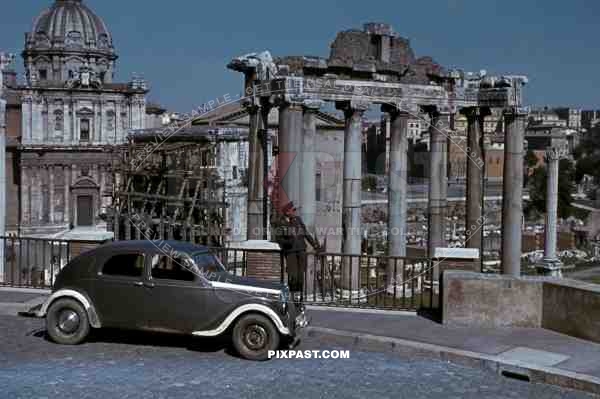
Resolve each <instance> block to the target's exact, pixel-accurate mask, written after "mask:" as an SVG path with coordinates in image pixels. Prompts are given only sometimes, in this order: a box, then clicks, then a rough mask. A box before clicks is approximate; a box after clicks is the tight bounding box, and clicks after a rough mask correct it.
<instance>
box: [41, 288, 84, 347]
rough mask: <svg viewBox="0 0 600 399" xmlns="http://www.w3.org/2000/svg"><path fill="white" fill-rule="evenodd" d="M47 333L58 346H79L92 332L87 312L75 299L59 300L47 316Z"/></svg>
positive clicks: (53, 304)
mask: <svg viewBox="0 0 600 399" xmlns="http://www.w3.org/2000/svg"><path fill="white" fill-rule="evenodd" d="M46 331H47V332H48V335H49V336H50V338H52V340H53V341H54V342H56V343H58V344H63V345H77V344H79V343H81V342H83V340H84V339H85V338H86V337H87V335H88V334H89V332H90V322H89V320H88V315H87V312H86V311H85V309H84V307H83V306H82V305H81V303H79V302H78V301H76V300H75V299H71V298H63V299H58V300H57V301H54V302H53V303H52V305H50V308H49V309H48V313H47V314H46Z"/></svg>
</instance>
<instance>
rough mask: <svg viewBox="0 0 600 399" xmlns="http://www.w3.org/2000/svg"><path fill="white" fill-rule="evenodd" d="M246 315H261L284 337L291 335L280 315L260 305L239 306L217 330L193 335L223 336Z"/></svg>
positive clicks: (195, 332) (197, 332) (203, 331)
mask: <svg viewBox="0 0 600 399" xmlns="http://www.w3.org/2000/svg"><path fill="white" fill-rule="evenodd" d="M245 313H260V314H262V315H264V316H266V317H268V318H269V319H270V320H271V321H272V322H273V324H275V327H276V328H277V330H278V331H279V333H280V334H282V335H290V334H291V333H290V330H289V329H288V328H287V327H286V326H285V325H284V324H283V322H282V321H281V318H280V317H279V315H278V314H277V313H276V312H275V311H274V310H273V309H271V308H270V307H268V306H266V305H261V304H258V303H248V304H245V305H241V306H238V307H237V308H235V309H234V310H233V311H232V312H231V313H229V314H228V315H227V317H225V319H224V320H223V321H222V322H221V324H219V325H218V326H217V327H216V328H213V329H212V330H202V331H194V332H193V333H192V335H196V336H199V337H216V336H217V335H221V334H223V333H224V332H225V331H227V329H228V328H229V327H230V326H231V325H232V324H233V323H234V322H235V321H236V320H237V319H238V318H239V317H240V316H242V315H244V314H245Z"/></svg>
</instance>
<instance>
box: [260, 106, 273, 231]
mask: <svg viewBox="0 0 600 399" xmlns="http://www.w3.org/2000/svg"><path fill="white" fill-rule="evenodd" d="M272 108H273V104H272V103H271V100H270V98H261V101H260V115H261V117H260V119H261V122H262V129H261V130H260V137H259V138H260V143H261V145H262V164H263V168H262V186H263V196H262V200H263V201H262V213H263V226H262V227H263V235H262V239H263V240H268V239H269V223H270V214H269V189H268V187H267V184H265V183H266V182H267V181H268V179H269V156H270V155H271V154H270V152H271V151H272V146H271V137H270V136H269V115H270V113H271V109H272Z"/></svg>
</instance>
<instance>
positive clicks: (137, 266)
mask: <svg viewBox="0 0 600 399" xmlns="http://www.w3.org/2000/svg"><path fill="white" fill-rule="evenodd" d="M102 274H104V275H107V276H125V277H141V276H142V275H143V274H144V255H141V254H121V255H115V256H113V257H111V258H110V259H109V260H108V261H106V263H104V266H103V267H102Z"/></svg>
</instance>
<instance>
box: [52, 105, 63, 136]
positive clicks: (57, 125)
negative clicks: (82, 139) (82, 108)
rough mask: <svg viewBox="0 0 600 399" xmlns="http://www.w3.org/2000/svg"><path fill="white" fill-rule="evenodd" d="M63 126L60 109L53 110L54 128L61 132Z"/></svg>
mask: <svg viewBox="0 0 600 399" xmlns="http://www.w3.org/2000/svg"><path fill="white" fill-rule="evenodd" d="M63 126H64V119H63V113H62V111H60V110H57V111H54V130H55V131H57V132H62V131H63Z"/></svg>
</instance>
